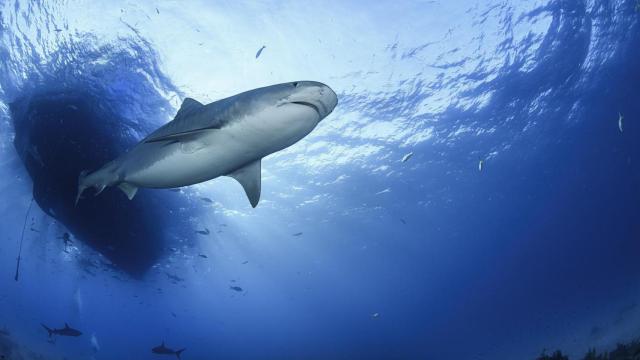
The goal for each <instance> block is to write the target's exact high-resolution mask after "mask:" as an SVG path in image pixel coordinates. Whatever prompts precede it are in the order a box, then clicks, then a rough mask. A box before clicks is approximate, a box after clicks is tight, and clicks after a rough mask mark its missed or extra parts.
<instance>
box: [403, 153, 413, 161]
mask: <svg viewBox="0 0 640 360" xmlns="http://www.w3.org/2000/svg"><path fill="white" fill-rule="evenodd" d="M412 156H413V152H410V153H408V154H407V155H405V156H403V157H402V160H400V161H401V162H407V160H409V159H411V157H412Z"/></svg>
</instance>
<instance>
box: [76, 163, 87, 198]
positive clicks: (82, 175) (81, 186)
mask: <svg viewBox="0 0 640 360" xmlns="http://www.w3.org/2000/svg"><path fill="white" fill-rule="evenodd" d="M87 173H88V171H87V170H82V171H81V172H80V175H78V195H76V206H77V205H78V201H80V196H82V193H83V192H84V191H85V189H86V188H87V187H88V186H87V185H86V184H85V182H84V179H85V178H86V177H87Z"/></svg>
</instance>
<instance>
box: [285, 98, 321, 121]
mask: <svg viewBox="0 0 640 360" xmlns="http://www.w3.org/2000/svg"><path fill="white" fill-rule="evenodd" d="M291 103H292V104H298V105H303V106H308V107H310V108H312V109H313V110H314V111H315V112H317V113H318V116H319V117H321V118H322V115H321V114H320V109H318V107H317V106H316V105H315V104H312V103H310V102H306V101H292V102H291Z"/></svg>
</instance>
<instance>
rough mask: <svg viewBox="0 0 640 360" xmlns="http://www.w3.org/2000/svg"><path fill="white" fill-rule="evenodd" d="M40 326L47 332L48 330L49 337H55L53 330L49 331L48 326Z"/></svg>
mask: <svg viewBox="0 0 640 360" xmlns="http://www.w3.org/2000/svg"><path fill="white" fill-rule="evenodd" d="M40 325H42V327H43V328H44V329H45V330H47V332H48V333H49V337H52V336H53V330H51V329H49V328H48V327H47V325H45V324H40Z"/></svg>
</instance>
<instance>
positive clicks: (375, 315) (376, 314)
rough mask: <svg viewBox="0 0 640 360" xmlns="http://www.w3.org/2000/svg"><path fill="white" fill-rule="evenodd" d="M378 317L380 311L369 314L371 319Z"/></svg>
mask: <svg viewBox="0 0 640 360" xmlns="http://www.w3.org/2000/svg"><path fill="white" fill-rule="evenodd" d="M379 317H380V313H373V314H371V318H372V319H377V318H379Z"/></svg>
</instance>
